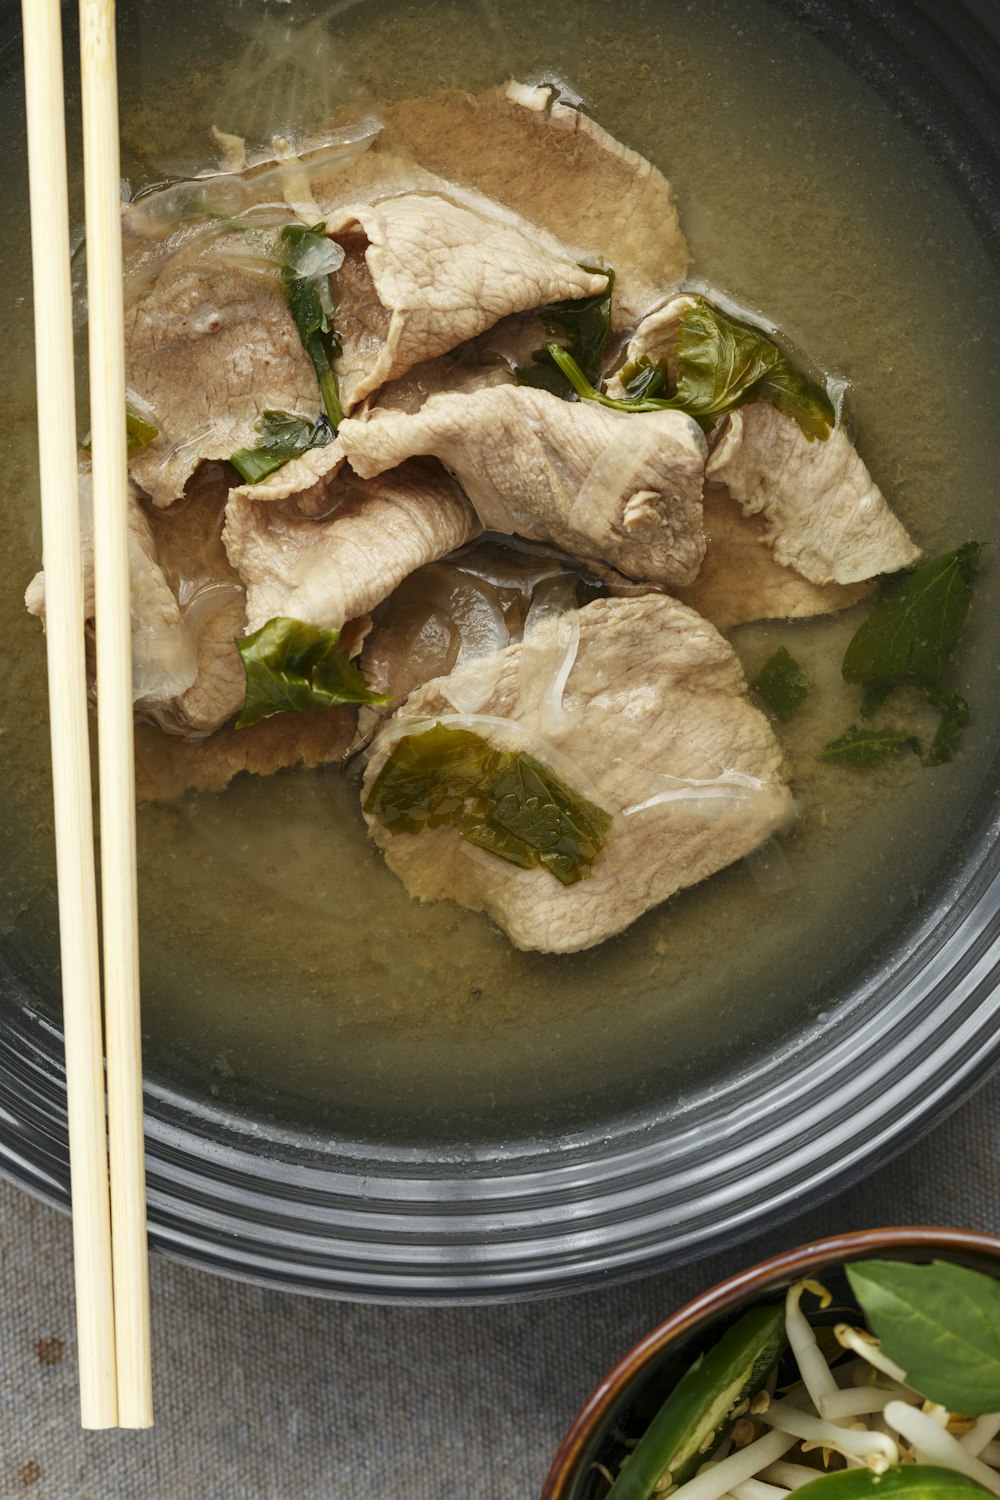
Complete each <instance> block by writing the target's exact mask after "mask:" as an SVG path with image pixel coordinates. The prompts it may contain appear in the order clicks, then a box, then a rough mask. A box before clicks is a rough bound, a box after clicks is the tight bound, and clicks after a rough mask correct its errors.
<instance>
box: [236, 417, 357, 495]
mask: <svg viewBox="0 0 1000 1500" xmlns="http://www.w3.org/2000/svg"><path fill="white" fill-rule="evenodd" d="M257 431H258V432H259V433H260V435H261V441H260V442H259V443H258V444H257V446H256V447H255V448H237V450H236V452H235V453H231V454H230V455H229V462H230V463H231V464H232V465H233V467H234V468H235V469H238V470H239V472H240V474H241V475H242V476H243V478H244V479H245V480H246V482H247V484H260V482H261V480H262V479H266V478H267V477H268V475H269V474H273V473H274V472H275V470H276V469H280V468H281V467H282V465H283V464H287V463H288V462H289V460H290V459H293V458H299V457H300V456H301V455H302V454H303V453H306V452H308V450H309V449H310V448H325V447H326V445H327V443H329V442H330V441H331V439H332V437H333V433H332V432H331V430H330V424H329V423H328V421H327V419H326V415H325V414H323V415H322V416H320V417H318V418H317V420H316V421H315V422H310V421H309V418H308V417H299V416H296V415H295V413H294V412H290V411H266V412H264V414H263V416H262V417H261V418H260V420H259V421H258V423H257Z"/></svg>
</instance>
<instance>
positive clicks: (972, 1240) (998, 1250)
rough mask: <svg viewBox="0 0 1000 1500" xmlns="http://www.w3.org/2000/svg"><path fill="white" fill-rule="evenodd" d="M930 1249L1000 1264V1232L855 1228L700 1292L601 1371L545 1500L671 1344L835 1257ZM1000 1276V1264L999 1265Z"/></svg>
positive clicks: (563, 1491)
mask: <svg viewBox="0 0 1000 1500" xmlns="http://www.w3.org/2000/svg"><path fill="white" fill-rule="evenodd" d="M904 1248H905V1249H907V1250H931V1251H939V1252H948V1251H951V1252H956V1251H963V1252H965V1253H966V1254H968V1253H970V1252H973V1253H978V1254H980V1255H984V1256H993V1257H995V1258H996V1260H997V1261H998V1263H1000V1234H991V1233H990V1232H989V1231H986V1230H977V1229H950V1228H947V1227H945V1226H943V1225H935V1224H912V1225H911V1224H901V1225H891V1226H887V1227H885V1228H879V1229H855V1230H849V1231H847V1232H845V1233H843V1234H834V1235H829V1236H827V1237H826V1238H824V1239H821V1240H809V1241H807V1242H806V1243H805V1244H802V1245H797V1246H795V1247H794V1248H793V1249H791V1250H781V1251H779V1252H778V1253H777V1254H775V1255H771V1256H768V1258H767V1259H766V1260H762V1261H758V1262H757V1263H756V1264H754V1265H752V1266H748V1267H746V1268H745V1269H743V1270H741V1271H736V1272H735V1273H734V1274H733V1275H732V1276H727V1277H725V1279H724V1280H722V1281H718V1282H716V1283H715V1284H714V1285H713V1286H711V1287H709V1288H708V1289H707V1290H706V1291H704V1292H699V1293H698V1295H697V1296H695V1297H692V1298H691V1300H690V1301H688V1302H685V1304H684V1305H683V1307H680V1308H678V1309H677V1311H676V1312H673V1313H671V1314H670V1315H669V1317H666V1318H664V1320H663V1322H662V1323H658V1324H657V1325H656V1327H655V1328H653V1329H651V1330H650V1331H649V1333H647V1334H645V1335H644V1336H643V1337H642V1338H641V1339H640V1340H639V1341H638V1343H636V1344H633V1346H632V1347H631V1348H630V1349H629V1350H628V1351H627V1352H626V1353H625V1354H623V1355H622V1356H621V1358H620V1359H618V1360H617V1361H616V1363H615V1364H614V1365H612V1367H611V1369H610V1370H609V1371H608V1372H607V1374H605V1375H604V1376H602V1377H601V1379H600V1380H599V1381H598V1383H597V1385H596V1386H595V1387H594V1389H593V1390H592V1391H591V1393H590V1395H589V1396H588V1397H587V1398H586V1400H585V1401H584V1402H583V1405H582V1406H581V1407H580V1408H579V1410H578V1411H577V1414H576V1416H575V1417H574V1418H573V1421H572V1423H571V1424H570V1426H569V1429H568V1430H567V1432H566V1435H565V1437H564V1438H563V1440H562V1442H561V1443H560V1444H559V1447H558V1448H557V1450H556V1454H555V1457H554V1458H553V1460H552V1463H551V1465H550V1467H549V1471H548V1474H547V1475H546V1477H545V1483H544V1485H543V1487H542V1491H541V1495H540V1500H567V1496H568V1491H567V1488H566V1486H567V1485H568V1483H569V1482H570V1481H571V1480H572V1479H574V1478H575V1476H576V1469H577V1466H578V1464H579V1461H580V1457H581V1454H582V1453H583V1451H584V1449H585V1448H586V1446H587V1443H588V1442H589V1440H590V1438H591V1436H592V1435H593V1433H594V1431H595V1429H596V1428H597V1426H598V1425H599V1424H600V1422H601V1421H602V1420H603V1418H604V1417H605V1416H607V1415H608V1413H609V1412H610V1410H611V1408H612V1406H613V1405H614V1404H615V1402H616V1401H617V1400H618V1398H619V1397H620V1396H621V1394H622V1390H623V1389H624V1387H625V1386H626V1385H627V1384H628V1383H629V1382H630V1381H632V1380H633V1379H635V1378H636V1377H637V1376H638V1375H639V1374H640V1372H641V1371H642V1370H643V1368H644V1367H645V1366H647V1365H648V1364H650V1363H651V1361H652V1360H653V1359H655V1357H656V1356H657V1355H658V1354H660V1353H661V1352H662V1351H663V1350H664V1349H665V1348H667V1346H668V1345H669V1344H671V1343H672V1342H673V1341H674V1340H675V1339H676V1338H679V1337H680V1336H682V1335H683V1334H686V1333H690V1332H691V1331H692V1330H693V1329H694V1328H695V1327H696V1326H697V1325H698V1324H700V1323H703V1322H705V1321H706V1320H708V1319H710V1318H712V1317H713V1316H715V1315H716V1314H717V1313H721V1312H725V1311H727V1310H728V1309H729V1308H731V1307H734V1306H736V1305H737V1304H740V1303H742V1302H744V1301H746V1300H747V1299H748V1298H749V1297H752V1296H755V1295H758V1296H759V1295H760V1294H762V1293H763V1292H765V1291H767V1290H769V1289H770V1288H772V1287H775V1286H779V1285H781V1284H782V1283H785V1282H789V1281H794V1280H797V1279H798V1278H799V1277H801V1276H803V1275H808V1274H809V1273H811V1272H814V1271H816V1270H818V1269H819V1268H820V1267H821V1266H829V1265H830V1264H831V1263H836V1264H844V1263H846V1262H847V1261H851V1260H858V1259H860V1258H862V1257H863V1256H867V1255H870V1254H872V1252H873V1251H876V1250H877V1251H892V1250H899V1249H904ZM997 1274H998V1276H1000V1264H998V1267H997Z"/></svg>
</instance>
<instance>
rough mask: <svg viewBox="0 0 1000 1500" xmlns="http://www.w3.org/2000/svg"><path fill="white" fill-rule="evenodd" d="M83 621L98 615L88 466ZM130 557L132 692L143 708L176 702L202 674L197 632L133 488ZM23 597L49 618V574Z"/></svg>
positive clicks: (83, 502)
mask: <svg viewBox="0 0 1000 1500" xmlns="http://www.w3.org/2000/svg"><path fill="white" fill-rule="evenodd" d="M79 486H80V523H81V544H82V549H83V558H82V565H83V613H84V623H87V624H92V623H93V619H94V612H95V604H94V546H93V500H92V497H91V478H90V470H89V469H83V470H81V472H80V476H79ZM127 504H128V556H129V584H130V599H131V616H132V696H133V699H134V700H135V702H136V703H137V704H138V705H139V706H140V707H147V706H149V705H158V704H161V703H165V702H169V701H172V700H173V699H174V698H176V697H177V696H178V695H180V694H183V693H185V692H186V691H188V690H189V689H190V688H191V686H192V684H193V683H194V681H195V679H196V677H197V675H198V652H197V633H196V631H195V630H193V629H192V626H191V622H189V621H187V620H186V619H185V617H184V615H183V614H182V611H181V607H180V605H179V603H178V601H177V597H176V595H175V593H174V591H173V590H172V588H171V586H170V583H169V582H168V580H167V577H166V575H165V573H164V571H163V567H162V565H161V560H160V556H159V550H158V547H157V543H156V537H155V535H154V532H153V527H152V524H151V522H150V519H149V517H148V515H147V514H146V511H145V509H144V508H143V505H142V502H141V501H140V499H139V496H138V495H137V493H136V491H135V489H134V488H133V487H132V486H131V485H130V486H129V489H128V498H127ZM24 602H25V604H26V605H27V607H28V610H29V611H30V613H31V614H33V615H37V616H39V618H41V619H44V617H45V574H44V571H43V572H40V573H37V574H36V575H35V577H34V578H33V579H32V580H31V583H30V584H29V585H28V588H27V591H26V593H25V597H24Z"/></svg>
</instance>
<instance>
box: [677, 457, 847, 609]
mask: <svg viewBox="0 0 1000 1500" xmlns="http://www.w3.org/2000/svg"><path fill="white" fill-rule="evenodd" d="M764 529H765V526H764V521H763V519H762V518H761V517H760V516H745V515H744V514H743V512H742V511H741V509H740V507H739V505H738V504H737V503H736V501H735V500H733V499H732V498H731V497H730V496H729V495H728V494H727V493H726V491H725V490H724V489H723V488H722V487H721V485H714V484H709V485H706V486H705V534H706V536H707V538H708V545H707V546H706V548H705V561H704V562H703V563H702V565H701V572H700V573H699V574H698V577H697V578H696V579H695V581H694V583H691V584H688V585H687V587H686V588H679V589H676V590H675V591H674V592H675V593H676V594H677V597H678V598H679V599H681V600H682V601H683V602H684V603H685V604H690V606H691V608H692V609H696V610H697V611H698V613H699V614H700V615H704V616H705V618H706V620H711V621H712V624H713V625H717V626H718V627H719V629H720V630H728V629H729V628H730V626H732V625H742V624H745V623H747V622H748V621H750V620H801V619H806V618H808V617H809V616H811V615H829V614H834V613H835V612H836V611H837V610H840V609H849V608H850V606H851V605H852V604H856V603H857V602H858V600H859V599H864V598H865V597H866V596H867V595H868V594H870V593H871V592H872V588H873V587H874V585H873V584H871V583H822V584H821V583H810V582H809V580H808V578H803V576H802V574H801V573H797V572H796V571H795V569H794V568H787V567H785V566H784V565H783V564H782V563H779V562H778V561H777V559H776V558H775V556H774V553H773V552H772V551H771V548H770V547H769V546H768V545H767V542H766V541H765V539H764Z"/></svg>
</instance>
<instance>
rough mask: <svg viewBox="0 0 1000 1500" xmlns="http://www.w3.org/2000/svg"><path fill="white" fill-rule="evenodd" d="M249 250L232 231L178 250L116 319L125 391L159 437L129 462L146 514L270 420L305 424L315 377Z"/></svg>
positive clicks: (315, 400)
mask: <svg viewBox="0 0 1000 1500" xmlns="http://www.w3.org/2000/svg"><path fill="white" fill-rule="evenodd" d="M257 246H258V242H257V241H256V240H254V239H252V238H250V237H249V236H246V235H240V234H238V233H236V232H235V231H233V232H230V233H228V234H224V235H221V236H220V235H218V234H214V233H213V234H208V233H206V234H202V235H199V236H197V237H195V238H194V239H193V240H190V241H185V242H184V243H183V244H182V246H181V248H180V249H179V250H178V251H177V253H176V254H174V255H172V256H171V257H170V258H169V259H167V260H166V262H165V264H163V265H162V267H161V268H160V270H159V272H158V274H157V275H156V276H155V278H154V280H153V283H152V285H151V286H150V287H149V288H148V289H147V290H146V291H145V292H144V293H143V294H142V295H140V296H139V297H138V299H137V300H136V301H135V303H134V305H133V306H132V307H131V308H130V309H129V311H128V312H127V314H126V320H125V345H126V354H127V373H128V382H129V385H130V386H131V388H132V389H133V390H134V391H135V392H136V394H137V395H138V396H139V397H140V398H141V400H142V402H144V403H145V405H146V406H148V407H149V408H150V409H151V411H152V412H153V420H154V422H155V424H156V427H157V428H158V436H157V437H156V438H155V439H154V440H153V441H152V442H151V443H150V444H149V445H148V446H147V447H145V448H143V449H141V450H140V452H138V453H136V454H134V455H133V456H132V458H131V460H130V463H129V468H130V471H131V473H132V475H133V477H134V478H135V480H136V481H137V483H138V484H139V485H140V486H141V488H142V489H143V490H145V492H146V493H147V494H148V495H149V496H150V497H151V499H152V501H153V503H154V504H155V505H161V506H163V505H172V504H173V502H174V501H175V500H178V499H179V498H180V496H181V495H182V494H183V493H184V487H185V485H186V484H187V481H188V480H189V479H190V477H191V475H192V474H193V473H194V471H195V469H197V467H198V465H199V464H200V463H201V462H202V461H203V460H205V459H225V458H229V456H230V454H232V453H234V452H235V451H236V450H237V449H238V448H245V447H249V448H252V447H254V446H255V444H256V443H257V442H258V441H259V434H258V433H257V430H256V426H255V424H256V422H257V420H258V419H259V417H260V416H261V413H262V412H264V411H266V410H269V409H274V410H279V411H289V412H295V413H298V414H300V415H303V416H308V417H310V419H313V420H314V419H315V417H316V416H317V414H318V413H319V411H320V408H321V406H322V400H321V397H320V393H319V387H318V385H317V383H316V373H315V371H314V369H313V366H312V362H311V361H310V359H309V356H308V355H307V354H306V352H305V350H304V349H303V347H302V341H301V339H300V338H299V334H298V330H297V328H296V327H295V324H294V322H293V321H292V317H291V314H290V313H289V311H288V304H287V302H286V300H285V297H284V294H283V292H282V290H281V284H280V281H279V279H278V275H277V267H276V265H275V264H273V263H272V262H271V261H270V260H269V259H268V257H267V256H266V255H265V254H264V252H263V250H260V251H258V248H257Z"/></svg>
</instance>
